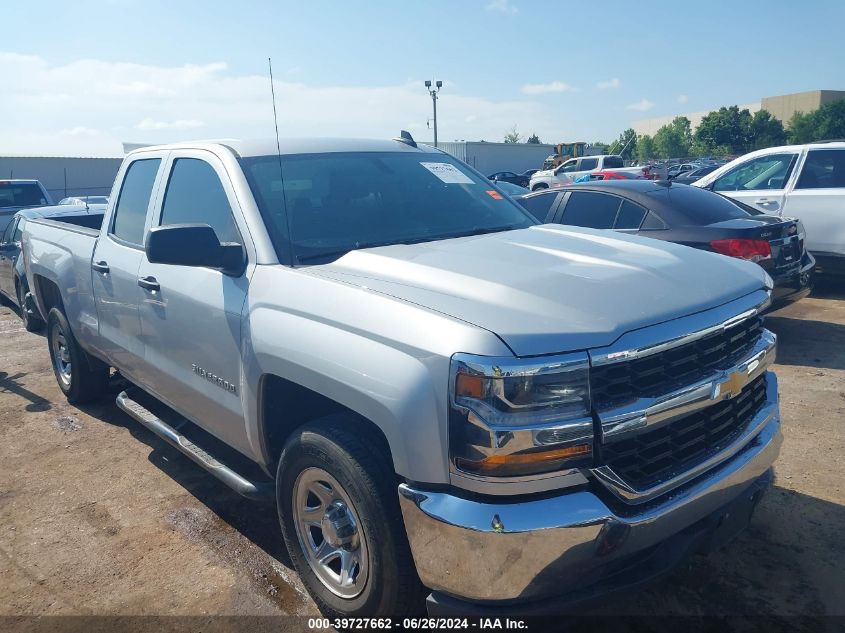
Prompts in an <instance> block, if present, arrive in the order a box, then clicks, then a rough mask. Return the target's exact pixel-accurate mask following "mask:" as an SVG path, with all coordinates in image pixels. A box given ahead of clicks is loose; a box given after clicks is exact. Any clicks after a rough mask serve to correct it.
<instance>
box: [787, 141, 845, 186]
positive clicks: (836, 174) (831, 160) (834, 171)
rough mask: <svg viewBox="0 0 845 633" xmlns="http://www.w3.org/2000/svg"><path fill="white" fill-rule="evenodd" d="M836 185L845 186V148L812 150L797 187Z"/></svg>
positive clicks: (805, 162)
mask: <svg viewBox="0 0 845 633" xmlns="http://www.w3.org/2000/svg"><path fill="white" fill-rule="evenodd" d="M836 187H845V150H842V149H813V150H810V152H809V153H808V154H807V160H806V161H804V168H803V169H802V170H801V177H800V178H798V184H797V185H795V188H796V189H833V188H836Z"/></svg>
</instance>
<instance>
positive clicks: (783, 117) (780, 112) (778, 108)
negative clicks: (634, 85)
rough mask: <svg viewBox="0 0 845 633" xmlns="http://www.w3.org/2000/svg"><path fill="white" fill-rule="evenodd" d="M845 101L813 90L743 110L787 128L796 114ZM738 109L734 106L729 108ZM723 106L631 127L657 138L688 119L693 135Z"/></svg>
mask: <svg viewBox="0 0 845 633" xmlns="http://www.w3.org/2000/svg"><path fill="white" fill-rule="evenodd" d="M839 99H845V90H811V91H809V92H795V93H792V94H788V95H780V96H776V97H763V98H762V99H760V101H755V102H754V103H746V104H743V105H740V106H739V109H740V110H743V109H747V110H748V111H749V112H751V114H754V113H755V112H757V111H758V110H767V111H768V112H770V113H771V115H772V116H773V117H775V118H776V119H779V120H780V121H781V122H783V124H784V125H786V124H787V123H789V120H790V119H791V118H792V115H793V114H795V113H796V112H813V111H814V110H818V109H819V108H820V107H822V106H823V105H824V104H826V103H830V102H831V101H837V100H839ZM728 105H729V106H730V105H734V104H728ZM720 107H722V106H716V107H715V108H711V109H710V110H706V111H703V112H687V113H681V112H679V113H678V114H673V115H671V116H663V117H656V118H652V119H640V120H638V121H634V122H633V123H632V124H631V127H632V128H634V131H635V132H636V133H637V134H639V135H643V134H648V135H649V136H654V134H655V133H656V132H657V130H659V129H660V128H661V127H663V126H664V125H666V124H668V123H671V122H672V120H673V119H674V118H675V117H678V116H685V117H686V118H688V119H689V120H690V124H691V126H692V129H693V131H695V128H697V127H698V125H699V123H701V119H702V118H704V117H705V116H706V115H707V114H709V113H710V112H712V111H713V110H718V109H719V108H720Z"/></svg>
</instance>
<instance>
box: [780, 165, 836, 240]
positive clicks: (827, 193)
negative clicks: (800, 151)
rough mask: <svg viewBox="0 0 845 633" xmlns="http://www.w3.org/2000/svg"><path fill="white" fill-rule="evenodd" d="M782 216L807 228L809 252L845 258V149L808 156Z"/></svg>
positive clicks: (788, 197)
mask: <svg viewBox="0 0 845 633" xmlns="http://www.w3.org/2000/svg"><path fill="white" fill-rule="evenodd" d="M782 215H785V216H786V217H796V218H798V219H800V220H801V222H802V223H803V224H804V229H805V230H806V232H807V237H806V245H807V249H808V250H810V251H815V252H817V253H833V254H838V255H845V148H840V149H811V150H809V151H808V152H807V156H806V158H805V159H804V163H803V165H802V167H801V173H800V174H799V176H798V180H797V182H796V184H795V188H794V189H793V190H792V191H791V192H790V193H789V194H788V195H787V199H786V203H785V205H784V210H783V213H782Z"/></svg>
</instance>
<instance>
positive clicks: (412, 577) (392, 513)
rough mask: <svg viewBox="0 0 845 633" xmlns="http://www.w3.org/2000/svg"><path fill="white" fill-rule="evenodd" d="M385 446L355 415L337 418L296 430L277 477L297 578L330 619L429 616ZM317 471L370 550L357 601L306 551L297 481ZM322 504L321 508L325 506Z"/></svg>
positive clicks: (279, 503) (281, 517)
mask: <svg viewBox="0 0 845 633" xmlns="http://www.w3.org/2000/svg"><path fill="white" fill-rule="evenodd" d="M362 429H363V430H362ZM383 443H384V442H383V439H382V438H381V437H379V436H376V434H375V433H374V432H372V431H370V430H369V429H367V428H366V427H365V426H364V425H362V424H361V423H360V421H359V420H358V419H356V418H355V417H354V416H351V415H345V414H338V415H331V416H327V417H325V418H321V419H319V420H316V421H314V422H311V423H309V424H306V425H305V426H303V427H301V428H299V429H297V430H296V431H295V432H294V433H293V435H292V437H290V438H289V439H288V441H287V443H286V444H285V447H284V449H283V450H282V455H281V458H280V460H279V467H278V471H277V475H276V484H277V485H276V501H277V507H278V512H279V521H280V522H281V526H282V534H283V535H284V538H285V544H286V545H287V548H288V552H289V553H290V557H291V560H292V561H293V563H294V566H295V567H296V570H297V572H298V573H299V576H300V578H301V579H302V581H303V583H304V584H305V587H306V588H307V589H308V592H309V593H310V594H311V597H312V598H313V599H314V601H315V602H316V603H317V606H318V607H319V608H320V611H321V612H322V613H323V614H324V615H326V616H327V617H332V618H333V617H394V618H398V617H405V616H408V615H415V614H420V613H423V612H424V603H425V594H424V588H423V586H422V584H421V583H420V581H419V578H418V576H417V572H416V568H415V567H414V562H413V558H412V556H411V550H410V546H409V545H408V540H407V537H406V535H405V523H404V521H403V519H402V514H401V512H400V510H399V499H398V494H397V490H396V475H395V473H394V471H393V465H392V463H391V461H390V457H389V455H387V454H386V450H385V449H382V448H381V446H382V445H383ZM320 471H324V472H326V473H328V474H330V475H331V477H333V478H334V479H335V480H336V482H337V483H339V484H340V486H341V487H342V491H343V492H344V493H345V494H346V495H347V496H348V499H349V500H350V501H351V505H352V507H353V511H354V513H355V515H356V519H357V520H358V523H357V525H358V526H359V527H360V532H361V534H360V535H359V536H360V538H362V539H363V541H364V543H365V545H366V549H367V553H366V554H365V555H366V557H367V561H368V562H367V566H368V568H367V577H366V579H365V581H364V582H362V586H363V589H360V591H361V593H360V594H359V595H357V596H354V597H342V596H340V595H336V593H334V592H333V591H332V590H331V589H329V588H328V587H327V585H325V584H324V581H322V580H320V578H319V577H318V575H317V574H316V573H315V571H314V569H312V566H311V563H309V559H308V554H307V553H306V551H305V548H306V547H309V545H308V544H304V543H303V542H301V541H300V539H299V536H298V532H297V528H296V521H297V519H296V518H295V516H294V515H295V509H294V503H296V489H295V488H296V487H297V482H298V480H299V478H300V475H303V476H305V475H306V474H307V473H313V472H320ZM300 485H301V484H300ZM309 498H310V497H309ZM319 505H320V508H322V507H323V506H322V502H320V504H319ZM318 512H319V511H318ZM320 533H321V534H322V531H321V532H320ZM358 571H359V574H360V573H361V568H359V569H358ZM359 577H360V576H359Z"/></svg>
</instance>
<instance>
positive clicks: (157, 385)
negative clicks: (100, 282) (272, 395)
mask: <svg viewBox="0 0 845 633" xmlns="http://www.w3.org/2000/svg"><path fill="white" fill-rule="evenodd" d="M165 171H166V178H163V180H162V187H161V188H162V194H161V196H160V203H159V204H158V205H157V207H158V208H157V209H156V211H155V213H154V214H153V220H152V222H151V225H152V226H166V225H172V224H193V223H200V224H208V225H210V226H211V227H212V228H213V229H214V231H215V233H216V234H217V238H218V240H220V241H221V242H237V243H239V244H242V245H244V246H245V248H246V249H247V252H248V253H249V251H250V248H251V245H249V244H247V243H246V242H245V236H247V235H248V233H247V231H246V226H245V224H244V222H243V219H242V218H241V213H240V207H239V204H238V200H237V197H236V196H235V193H234V191H233V189H232V186H231V183H230V181H229V178H228V176H227V174H226V170H225V168H224V166H223V164H222V162H221V161H220V160H219V159H218V158H217V157H216V156H215V155H214V154H212V153H211V152H207V151H202V150H175V151H173V152H172V153H171V155H170V159H169V161H168V165H167V166H166V168H165ZM250 259H251V260H253V261H254V256H252V257H250ZM252 268H253V266H252V265H251V264H250V265H249V266H248V267H247V270H246V272H244V273H243V274H242V275H241V276H239V277H233V276H230V275H227V274H224V273H223V272H221V271H219V270H215V269H212V268H203V267H190V266H176V265H171V264H153V263H150V262H149V261H148V260H147V258H146V255H144V256H143V257H142V260H141V265H140V269H139V271H138V274H137V277H138V279H139V280H141V282H142V283H143V284H144V288H142V289H140V292H141V302H140V316H141V330H142V333H143V338H144V340H145V341H146V348H145V369H144V371H145V375H144V382H145V383H146V384H148V385H150V387H151V388H152V390H153V391H154V392H155V394H156V395H157V396H158V397H159V398H161V399H162V400H164V401H165V402H166V403H167V404H169V405H170V406H171V407H173V408H174V409H176V410H177V411H179V412H180V413H182V414H183V415H185V416H186V417H188V418H190V419H191V420H193V421H194V422H196V423H197V424H199V425H201V426H202V427H203V428H205V429H206V430H208V431H210V432H211V433H213V434H214V435H216V436H218V437H220V438H222V439H224V440H225V441H228V442H230V443H231V444H233V445H235V446H240V447H242V448H243V447H245V446H246V438H245V436H244V425H243V416H244V412H243V408H242V406H241V398H240V395H241V394H240V378H241V313H242V310H243V306H244V302H245V300H246V291H247V284H248V277H249V275H250V273H251V271H252Z"/></svg>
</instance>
